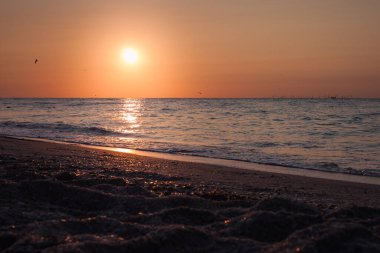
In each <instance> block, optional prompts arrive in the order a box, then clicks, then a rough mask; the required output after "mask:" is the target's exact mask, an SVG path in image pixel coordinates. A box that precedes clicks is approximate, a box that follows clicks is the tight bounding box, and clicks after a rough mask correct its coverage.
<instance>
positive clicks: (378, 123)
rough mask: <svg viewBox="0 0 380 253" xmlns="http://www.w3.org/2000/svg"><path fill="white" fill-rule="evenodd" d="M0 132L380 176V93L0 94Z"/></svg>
mask: <svg viewBox="0 0 380 253" xmlns="http://www.w3.org/2000/svg"><path fill="white" fill-rule="evenodd" d="M0 134H2V135H12V136H22V137H37V138H46V139H51V140H59V141H67V142H75V143H82V144H91V145H100V146H110V147H121V148H130V149H138V150H147V151H156V152H164V153H174V154H183V155H192V156H202V157H213V158H224V159H232V160H241V161H248V162H253V163H262V164H272V165H281V166H284V170H286V167H293V168H299V169H314V170H323V171H333V172H341V173H350V174H358V175H369V176H380V99H0Z"/></svg>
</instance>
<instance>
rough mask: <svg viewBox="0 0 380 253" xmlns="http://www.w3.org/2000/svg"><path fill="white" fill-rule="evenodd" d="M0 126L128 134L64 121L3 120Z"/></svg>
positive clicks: (90, 133)
mask: <svg viewBox="0 0 380 253" xmlns="http://www.w3.org/2000/svg"><path fill="white" fill-rule="evenodd" d="M0 127H8V128H23V129H31V130H52V131H59V132H68V133H72V132H75V133H80V134H88V135H93V134H96V135H103V136H129V134H127V133H121V132H117V131H113V130H109V129H105V128H103V127H95V126H76V125H71V124H65V123H33V122H17V121H3V122H0Z"/></svg>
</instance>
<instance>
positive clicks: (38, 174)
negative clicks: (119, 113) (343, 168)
mask: <svg viewBox="0 0 380 253" xmlns="http://www.w3.org/2000/svg"><path fill="white" fill-rule="evenodd" d="M0 175H1V177H0V181H1V183H0V251H2V252H380V198H379V196H380V186H379V185H371V184H360V183H352V182H344V181H334V180H326V179H317V178H310V177H302V176H295V175H286V174H277V173H266V172H259V171H249V170H242V169H236V168H229V167H223V166H215V165H209V164H207V165H206V164H197V163H190V162H179V161H172V160H164V159H157V158H151V157H145V156H137V155H133V154H127V153H120V152H113V151H106V150H99V149H91V148H84V147H79V146H75V145H64V144H56V143H47V142H39V141H31V140H20V139H14V138H9V137H0Z"/></svg>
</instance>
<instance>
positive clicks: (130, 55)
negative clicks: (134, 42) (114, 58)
mask: <svg viewBox="0 0 380 253" xmlns="http://www.w3.org/2000/svg"><path fill="white" fill-rule="evenodd" d="M122 56H123V59H124V61H125V62H126V63H128V64H136V62H137V61H138V60H139V54H138V52H137V51H136V49H133V48H125V49H124V50H123V52H122Z"/></svg>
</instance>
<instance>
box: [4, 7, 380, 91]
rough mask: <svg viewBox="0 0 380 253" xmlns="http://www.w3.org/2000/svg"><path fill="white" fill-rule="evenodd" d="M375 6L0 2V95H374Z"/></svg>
mask: <svg viewBox="0 0 380 253" xmlns="http://www.w3.org/2000/svg"><path fill="white" fill-rule="evenodd" d="M379 13H380V1H378V0H360V1H357V0H355V1H353V0H340V1H336V0H328V1H327V0H326V1H324V0H321V1H312V0H281V1H274V0H266V1H261V0H260V1H258V0H257V1H254V0H246V1H242V0H234V1H229V0H218V1H211V0H191V1H179V0H172V1H143V0H139V1H126V0H123V1H122V0H120V1H116V0H109V1H103V0H102V1H100V0H86V1H85V0H76V1H69V0H55V1H52V0H33V1H31V0H2V1H1V2H0V36H1V37H0V38H1V39H0V97H95V96H96V97H199V96H203V97H312V96H314V97H318V96H332V95H334V96H350V97H351V96H352V97H380V29H379V25H380V15H379ZM125 47H133V48H135V49H136V50H138V51H139V54H140V59H139V61H138V63H137V64H135V65H127V64H125V63H124V62H123V61H122V57H121V54H122V50H123V48H125ZM35 58H38V59H39V62H38V63H37V64H34V59H35ZM198 92H202V94H201V95H200V94H198Z"/></svg>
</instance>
